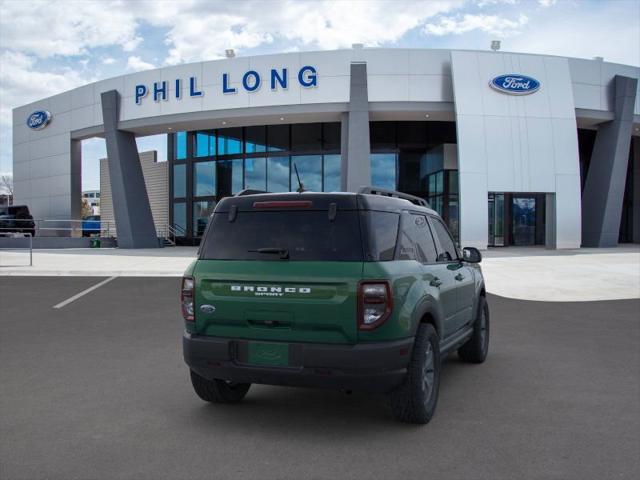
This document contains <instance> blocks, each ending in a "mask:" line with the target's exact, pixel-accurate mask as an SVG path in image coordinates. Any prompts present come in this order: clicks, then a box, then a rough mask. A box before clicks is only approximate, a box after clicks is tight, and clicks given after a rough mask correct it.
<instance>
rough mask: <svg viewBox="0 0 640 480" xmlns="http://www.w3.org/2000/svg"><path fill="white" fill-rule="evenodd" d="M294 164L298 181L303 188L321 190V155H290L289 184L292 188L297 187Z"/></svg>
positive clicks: (314, 190)
mask: <svg viewBox="0 0 640 480" xmlns="http://www.w3.org/2000/svg"><path fill="white" fill-rule="evenodd" d="M294 164H295V165H296V166H297V167H298V174H299V175H300V181H301V182H302V184H303V185H304V188H305V190H310V191H313V192H321V191H322V155H295V156H293V155H292V156H291V186H292V189H293V190H296V189H297V188H298V179H297V178H296V172H295V169H294V167H293V166H294Z"/></svg>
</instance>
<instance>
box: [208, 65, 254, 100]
mask: <svg viewBox="0 0 640 480" xmlns="http://www.w3.org/2000/svg"><path fill="white" fill-rule="evenodd" d="M247 70H249V57H235V58H228V59H226V60H215V61H212V62H204V63H203V64H202V81H201V83H202V85H204V86H209V85H222V74H223V73H227V74H229V79H230V81H231V83H230V86H232V87H236V88H237V87H241V85H240V82H241V81H242V75H244V73H245V72H246V71H247ZM220 92H222V88H221V89H220Z"/></svg>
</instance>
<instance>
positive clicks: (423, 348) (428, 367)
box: [390, 323, 441, 424]
mask: <svg viewBox="0 0 640 480" xmlns="http://www.w3.org/2000/svg"><path fill="white" fill-rule="evenodd" d="M440 369H441V364H440V339H439V338H438V334H437V332H436V330H435V329H434V328H433V326H432V325H429V324H424V323H423V324H421V325H420V326H419V327H418V333H417V334H416V339H415V342H414V344H413V352H412V354H411V360H410V361H409V366H408V368H407V376H406V377H405V379H404V382H403V383H402V385H400V386H399V387H398V388H397V389H396V390H394V391H393V392H391V394H390V400H391V411H392V413H393V416H394V418H395V419H396V420H399V421H401V422H406V423H417V424H425V423H429V420H431V418H432V417H433V414H434V413H435V410H436V405H437V403H438V390H439V387H440Z"/></svg>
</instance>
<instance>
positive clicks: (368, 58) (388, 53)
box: [359, 48, 409, 76]
mask: <svg viewBox="0 0 640 480" xmlns="http://www.w3.org/2000/svg"><path fill="white" fill-rule="evenodd" d="M359 56H360V58H362V60H363V61H365V62H367V75H369V76H371V75H408V74H409V50H406V49H402V48H365V49H363V50H361V51H360V52H359Z"/></svg>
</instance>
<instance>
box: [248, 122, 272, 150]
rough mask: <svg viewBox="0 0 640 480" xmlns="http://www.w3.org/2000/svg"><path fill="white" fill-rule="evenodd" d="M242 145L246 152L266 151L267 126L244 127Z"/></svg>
mask: <svg viewBox="0 0 640 480" xmlns="http://www.w3.org/2000/svg"><path fill="white" fill-rule="evenodd" d="M244 142H245V143H244V145H245V147H244V148H245V152H246V153H262V152H266V151H267V127H265V126H264V125H261V126H257V127H246V128H245V129H244Z"/></svg>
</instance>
